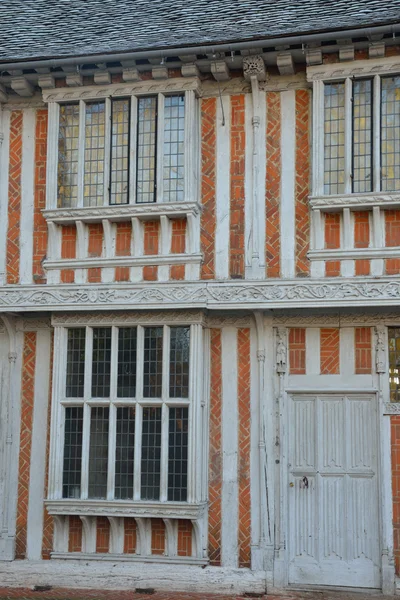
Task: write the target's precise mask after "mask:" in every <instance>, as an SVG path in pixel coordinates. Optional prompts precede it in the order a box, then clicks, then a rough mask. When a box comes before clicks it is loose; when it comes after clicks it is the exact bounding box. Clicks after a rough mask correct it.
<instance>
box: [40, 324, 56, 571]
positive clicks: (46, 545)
mask: <svg viewBox="0 0 400 600" xmlns="http://www.w3.org/2000/svg"><path fill="white" fill-rule="evenodd" d="M53 356H54V331H52V334H51V346H50V375H49V399H48V408H47V439H46V472H45V481H44V497H45V498H47V493H48V485H49V451H50V429H51V427H50V426H51V422H50V421H51V391H52V382H53ZM43 513H44V514H43V539H42V558H43V559H45V560H49V559H50V552H51V551H52V549H53V518H52V517H51V516H50V515H49V513H48V512H47V509H46V507H45V506H44V507H43Z"/></svg>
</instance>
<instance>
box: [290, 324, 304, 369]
mask: <svg viewBox="0 0 400 600" xmlns="http://www.w3.org/2000/svg"><path fill="white" fill-rule="evenodd" d="M289 368H290V371H289V372H290V375H305V374H306V330H305V329H302V328H301V327H296V328H292V329H289Z"/></svg>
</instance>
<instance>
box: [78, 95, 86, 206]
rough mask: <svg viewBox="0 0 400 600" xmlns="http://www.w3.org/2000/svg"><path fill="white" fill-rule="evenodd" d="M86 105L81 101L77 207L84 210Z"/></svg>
mask: <svg viewBox="0 0 400 600" xmlns="http://www.w3.org/2000/svg"><path fill="white" fill-rule="evenodd" d="M85 129H86V103H85V102H84V101H83V100H80V101H79V140H78V199H77V207H78V208H83V207H84V206H85V202H84V187H85V146H86V136H85Z"/></svg>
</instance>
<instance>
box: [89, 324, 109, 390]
mask: <svg viewBox="0 0 400 600" xmlns="http://www.w3.org/2000/svg"><path fill="white" fill-rule="evenodd" d="M110 373H111V327H95V328H94V329H93V357H92V396H93V398H109V396H110Z"/></svg>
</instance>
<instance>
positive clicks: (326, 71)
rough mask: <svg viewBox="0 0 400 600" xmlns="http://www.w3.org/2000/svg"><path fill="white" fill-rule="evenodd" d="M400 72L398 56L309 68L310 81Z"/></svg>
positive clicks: (308, 76) (308, 77)
mask: <svg viewBox="0 0 400 600" xmlns="http://www.w3.org/2000/svg"><path fill="white" fill-rule="evenodd" d="M398 71H400V60H399V57H398V56H393V57H387V58H379V59H370V60H356V61H351V62H349V63H333V64H326V65H318V66H312V67H307V79H308V81H316V80H318V79H323V80H329V79H341V78H345V77H365V76H371V75H384V74H390V73H396V72H398Z"/></svg>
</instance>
